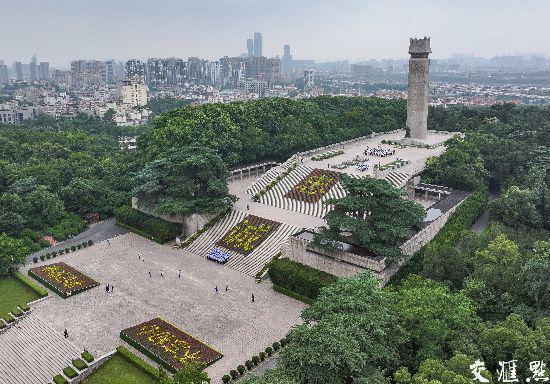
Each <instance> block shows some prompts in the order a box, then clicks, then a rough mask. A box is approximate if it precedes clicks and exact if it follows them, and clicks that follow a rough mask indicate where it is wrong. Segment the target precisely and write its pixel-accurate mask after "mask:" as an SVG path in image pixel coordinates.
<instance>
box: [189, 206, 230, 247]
mask: <svg viewBox="0 0 550 384" xmlns="http://www.w3.org/2000/svg"><path fill="white" fill-rule="evenodd" d="M229 211H231V208H229V209H227V210H225V211H223V212H222V213H220V214H219V215H217V216H216V217H214V218H213V219H212V220H210V221H209V222H208V223H206V224H205V225H204V227H202V228H201V229H199V230H198V231H197V232H195V233H194V234H193V235H191V236H189V237H188V238H187V239H185V241H184V242H183V243H182V244H181V246H182V248H185V247H188V246H189V245H191V243H192V242H193V241H195V240H196V239H197V238H198V237H199V236H200V235H202V234H203V233H204V232H205V231H206V230H208V229H210V228H212V227H213V226H214V224H216V223H217V222H218V221H220V220H221V219H222V218H223V217H224V216H225V215H227V214H228V213H229Z"/></svg>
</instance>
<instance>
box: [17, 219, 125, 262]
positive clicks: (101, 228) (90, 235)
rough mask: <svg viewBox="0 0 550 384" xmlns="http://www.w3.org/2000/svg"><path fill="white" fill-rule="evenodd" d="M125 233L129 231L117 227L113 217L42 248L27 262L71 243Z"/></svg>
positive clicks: (97, 239) (30, 256)
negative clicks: (60, 241) (51, 245)
mask: <svg viewBox="0 0 550 384" xmlns="http://www.w3.org/2000/svg"><path fill="white" fill-rule="evenodd" d="M125 233H128V231H127V230H125V229H124V228H121V227H117V225H116V220H115V218H114V217H113V218H110V219H107V220H105V221H102V222H100V223H96V224H92V225H90V227H89V228H88V229H86V230H85V231H83V232H81V233H79V234H78V235H76V236H73V237H72V238H70V239H67V240H65V241H63V242H62V243H58V244H56V245H55V246H53V247H49V248H46V249H42V250H40V251H38V252H35V253H33V254H31V255H29V256H27V262H31V261H32V258H33V257H35V256H36V257H40V256H41V255H43V254H46V253H50V252H53V251H58V250H60V249H65V248H67V247H70V246H71V245H77V244H81V243H82V242H83V241H85V240H92V241H93V242H94V243H99V242H100V241H103V240H107V239H112V238H113V237H115V236H119V235H123V234H125Z"/></svg>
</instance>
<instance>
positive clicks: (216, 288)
mask: <svg viewBox="0 0 550 384" xmlns="http://www.w3.org/2000/svg"><path fill="white" fill-rule="evenodd" d="M214 291H216V295H217V294H218V286H217V285H216V287H215V288H214Z"/></svg>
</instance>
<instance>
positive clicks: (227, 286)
mask: <svg viewBox="0 0 550 384" xmlns="http://www.w3.org/2000/svg"><path fill="white" fill-rule="evenodd" d="M227 291H229V284H225V292H227Z"/></svg>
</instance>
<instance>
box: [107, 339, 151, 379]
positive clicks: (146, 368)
mask: <svg viewBox="0 0 550 384" xmlns="http://www.w3.org/2000/svg"><path fill="white" fill-rule="evenodd" d="M116 351H117V353H118V354H119V355H120V356H121V357H123V358H124V359H126V360H128V361H129V362H130V363H132V364H134V365H135V366H136V367H138V368H139V369H141V370H142V371H143V372H145V373H147V374H148V375H150V376H151V377H152V378H155V377H156V375H157V370H156V369H155V368H153V367H152V366H150V365H149V364H147V363H146V362H145V361H143V360H142V359H141V358H140V357H138V356H136V355H135V354H133V353H132V352H130V351H129V350H128V349H126V348H124V347H123V346H120V347H117V349H116Z"/></svg>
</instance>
